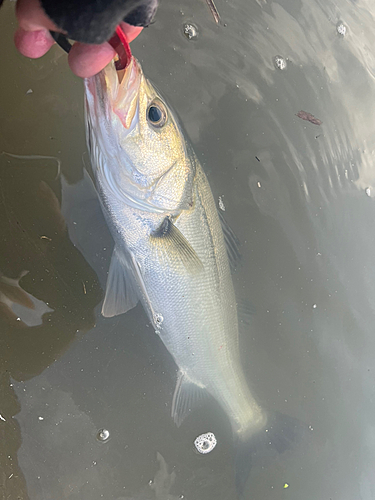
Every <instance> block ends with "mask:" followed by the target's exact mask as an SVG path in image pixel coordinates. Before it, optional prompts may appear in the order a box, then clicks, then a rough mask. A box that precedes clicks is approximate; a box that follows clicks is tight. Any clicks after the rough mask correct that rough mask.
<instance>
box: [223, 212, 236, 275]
mask: <svg viewBox="0 0 375 500" xmlns="http://www.w3.org/2000/svg"><path fill="white" fill-rule="evenodd" d="M218 214H219V219H220V222H221V227H222V229H223V234H224V241H225V246H226V247H227V254H228V258H229V263H230V267H231V269H232V271H234V270H235V269H237V267H238V264H239V262H240V260H241V254H240V250H239V246H240V240H239V239H238V238H237V236H236V235H235V234H234V232H233V230H232V229H231V228H230V226H229V225H228V223H227V221H226V220H225V219H224V216H223V214H222V213H221V212H219V211H218Z"/></svg>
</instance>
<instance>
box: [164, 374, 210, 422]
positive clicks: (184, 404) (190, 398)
mask: <svg viewBox="0 0 375 500" xmlns="http://www.w3.org/2000/svg"><path fill="white" fill-rule="evenodd" d="M204 394H205V392H204V387H199V386H198V385H197V384H195V383H194V382H192V381H191V380H190V379H189V377H188V376H187V375H186V374H185V373H183V372H182V371H179V372H178V378H177V384H176V389H175V391H174V394H173V400H172V411H171V414H172V418H173V421H174V423H175V424H176V425H177V427H179V426H180V425H181V424H182V422H183V420H184V419H185V417H186V416H187V415H188V414H189V413H190V411H191V410H192V408H193V407H194V406H196V405H197V404H198V403H199V402H200V401H201V400H202V399H203V397H204Z"/></svg>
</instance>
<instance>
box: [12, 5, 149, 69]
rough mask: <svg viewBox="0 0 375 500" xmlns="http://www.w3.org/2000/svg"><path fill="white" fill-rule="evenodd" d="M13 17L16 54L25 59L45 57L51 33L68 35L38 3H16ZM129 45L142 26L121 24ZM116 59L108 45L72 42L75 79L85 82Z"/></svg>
mask: <svg viewBox="0 0 375 500" xmlns="http://www.w3.org/2000/svg"><path fill="white" fill-rule="evenodd" d="M16 16H17V19H18V23H19V27H18V29H17V31H16V33H15V36H14V42H15V45H16V48H17V49H18V51H19V52H20V53H21V54H23V55H24V56H26V57H30V58H38V57H42V56H43V55H44V54H46V53H47V52H48V51H49V49H50V48H51V47H52V45H53V44H54V43H55V41H54V40H53V38H52V36H51V34H50V32H49V31H50V30H51V31H56V32H59V33H63V34H65V35H67V32H66V31H64V30H62V29H61V28H59V27H57V26H56V25H55V24H54V22H53V21H52V20H51V19H50V18H49V17H48V16H47V14H46V13H45V11H44V10H43V8H42V6H41V4H40V2H39V0H17V4H16ZM120 24H121V27H122V29H123V31H124V33H125V35H126V37H127V39H128V41H129V42H131V41H132V40H134V38H136V37H137V36H138V35H139V33H140V32H141V31H142V27H141V26H132V25H130V24H127V23H125V22H122V23H120ZM115 55H116V53H115V51H114V49H113V48H112V47H111V45H109V43H107V42H104V43H101V44H95V45H94V44H87V43H81V42H75V43H74V44H73V46H72V49H71V50H70V52H69V55H68V62H69V66H70V69H71V70H72V71H73V73H75V74H76V75H78V76H80V77H82V78H87V77H90V76H92V75H95V74H96V73H98V72H99V71H100V70H101V69H103V68H104V67H105V66H106V65H107V64H108V63H109V62H110V60H111V59H112V58H113V57H114V56H115Z"/></svg>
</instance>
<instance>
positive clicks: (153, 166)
mask: <svg viewBox="0 0 375 500" xmlns="http://www.w3.org/2000/svg"><path fill="white" fill-rule="evenodd" d="M85 96H86V99H85V101H86V125H87V141H88V147H89V150H90V155H91V163H92V168H93V171H94V172H93V173H94V176H95V177H96V179H97V180H98V181H99V183H101V184H102V185H103V184H105V185H106V187H107V188H108V189H110V190H111V192H112V194H113V195H115V196H117V197H123V198H124V200H123V201H125V202H126V203H128V204H130V205H132V206H134V207H136V208H139V209H142V210H147V211H151V212H153V211H154V212H160V213H161V212H168V213H170V214H174V215H177V214H178V213H179V212H181V210H184V209H188V208H189V206H191V205H192V197H193V192H192V191H193V179H194V175H195V157H194V155H193V154H191V153H190V151H189V149H190V148H189V146H188V144H187V143H186V141H185V139H184V135H183V133H182V131H181V128H180V126H179V124H178V121H177V119H176V117H175V116H174V114H173V113H172V111H171V109H170V107H169V106H168V105H167V103H166V102H165V100H164V99H163V98H162V97H161V95H160V94H159V92H158V91H157V90H156V89H155V87H154V86H153V85H152V84H151V83H150V82H149V81H148V80H147V79H146V78H145V76H144V74H143V71H142V68H141V66H140V64H139V63H138V62H137V61H136V59H134V58H133V57H132V59H131V61H130V63H129V65H128V67H127V68H126V69H125V70H123V71H122V72H118V71H117V70H116V67H115V63H114V61H111V63H109V64H108V65H107V67H106V68H105V69H104V70H102V71H101V72H100V73H99V74H98V75H96V76H94V77H92V78H89V79H87V80H86V81H85Z"/></svg>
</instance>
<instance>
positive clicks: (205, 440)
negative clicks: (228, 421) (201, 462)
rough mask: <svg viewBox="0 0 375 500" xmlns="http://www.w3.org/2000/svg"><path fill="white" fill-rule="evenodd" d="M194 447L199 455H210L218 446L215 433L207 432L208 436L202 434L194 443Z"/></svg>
mask: <svg viewBox="0 0 375 500" xmlns="http://www.w3.org/2000/svg"><path fill="white" fill-rule="evenodd" d="M194 445H195V447H196V449H197V450H198V451H199V453H202V454H206V453H210V452H211V451H212V450H213V449H214V448H215V446H216V445H217V440H216V437H215V434H214V433H213V432H207V433H206V434H201V435H200V436H198V437H197V438H196V440H195V441H194Z"/></svg>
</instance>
